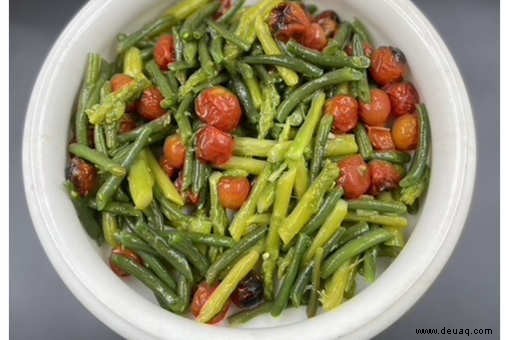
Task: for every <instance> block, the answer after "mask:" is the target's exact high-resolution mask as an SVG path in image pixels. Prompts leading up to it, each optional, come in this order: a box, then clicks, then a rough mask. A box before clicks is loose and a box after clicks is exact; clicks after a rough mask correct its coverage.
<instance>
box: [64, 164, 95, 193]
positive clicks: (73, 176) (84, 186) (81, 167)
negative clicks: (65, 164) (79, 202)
mask: <svg viewBox="0 0 509 340" xmlns="http://www.w3.org/2000/svg"><path fill="white" fill-rule="evenodd" d="M68 171H69V172H68V177H69V180H70V181H71V182H72V184H74V187H75V188H76V190H77V191H78V193H79V194H80V196H81V197H87V196H90V195H93V194H94V193H95V192H96V191H97V187H98V185H99V176H98V175H97V169H96V168H95V167H94V166H93V165H92V164H90V163H88V162H86V161H84V160H83V159H81V158H79V157H73V158H71V163H70V165H69V168H68Z"/></svg>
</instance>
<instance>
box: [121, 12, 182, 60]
mask: <svg viewBox="0 0 509 340" xmlns="http://www.w3.org/2000/svg"><path fill="white" fill-rule="evenodd" d="M177 21H178V19H177V18H176V17H175V16H170V15H165V16H163V17H162V18H160V19H158V20H156V21H155V22H153V23H149V24H146V25H144V26H143V27H142V28H141V29H139V30H138V31H136V32H134V33H132V34H130V35H128V36H127V37H126V38H125V39H123V40H122V41H120V42H119V44H118V47H117V52H118V53H119V54H121V53H123V52H125V51H127V50H128V49H129V48H131V47H133V46H135V45H136V44H137V43H138V42H140V41H141V40H143V39H145V38H147V37H150V36H154V35H157V34H159V33H161V32H164V31H166V30H167V29H169V28H170V27H171V26H173V25H175V24H176V23H177Z"/></svg>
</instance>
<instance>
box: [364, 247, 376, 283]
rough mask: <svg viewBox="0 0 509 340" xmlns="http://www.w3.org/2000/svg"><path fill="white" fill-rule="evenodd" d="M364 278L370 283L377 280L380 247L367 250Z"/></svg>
mask: <svg viewBox="0 0 509 340" xmlns="http://www.w3.org/2000/svg"><path fill="white" fill-rule="evenodd" d="M363 257H364V260H363V262H364V264H363V268H364V271H363V272H364V277H365V278H366V281H368V282H369V283H373V282H374V281H375V279H376V259H377V257H378V247H373V248H371V249H368V250H366V252H365V253H364V256H363Z"/></svg>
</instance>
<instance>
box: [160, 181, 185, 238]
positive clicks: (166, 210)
mask: <svg viewBox="0 0 509 340" xmlns="http://www.w3.org/2000/svg"><path fill="white" fill-rule="evenodd" d="M154 197H155V198H156V200H157V201H158V202H159V204H160V206H161V212H162V213H163V214H164V216H165V217H166V218H167V219H168V220H169V221H170V222H171V223H172V224H173V225H174V226H175V227H177V228H178V229H184V230H185V229H187V228H188V226H189V225H190V223H191V217H189V216H187V215H186V214H185V213H184V211H183V210H181V208H180V207H179V206H178V205H176V204H175V203H173V202H171V201H170V200H168V199H167V198H166V197H164V194H163V193H162V192H161V189H159V187H158V186H155V187H154Z"/></svg>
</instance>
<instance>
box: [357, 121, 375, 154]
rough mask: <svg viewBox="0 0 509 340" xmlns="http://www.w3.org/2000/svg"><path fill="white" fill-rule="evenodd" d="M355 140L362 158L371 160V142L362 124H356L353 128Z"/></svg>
mask: <svg viewBox="0 0 509 340" xmlns="http://www.w3.org/2000/svg"><path fill="white" fill-rule="evenodd" d="M355 140H356V141H357V145H358V146H359V152H360V153H361V156H362V158H364V159H369V158H371V155H372V154H373V146H372V145H371V140H370V139H369V136H368V133H367V132H366V128H365V127H364V126H363V125H362V124H358V125H357V127H356V128H355Z"/></svg>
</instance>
